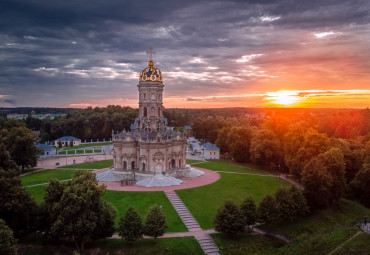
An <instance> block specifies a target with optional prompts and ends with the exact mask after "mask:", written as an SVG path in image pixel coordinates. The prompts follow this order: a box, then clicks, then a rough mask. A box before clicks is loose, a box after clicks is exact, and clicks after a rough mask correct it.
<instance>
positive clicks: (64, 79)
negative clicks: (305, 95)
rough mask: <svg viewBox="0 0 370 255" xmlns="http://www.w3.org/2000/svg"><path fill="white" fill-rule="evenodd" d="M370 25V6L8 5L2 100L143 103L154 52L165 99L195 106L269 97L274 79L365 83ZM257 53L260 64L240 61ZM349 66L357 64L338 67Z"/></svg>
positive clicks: (32, 1)
mask: <svg viewBox="0 0 370 255" xmlns="http://www.w3.org/2000/svg"><path fill="white" fill-rule="evenodd" d="M369 24H370V2H368V1H364V0H344V1H339V0H325V1H322V0H320V1H319V0H310V1H308V0H302V1H295V0H282V1H277V0H270V1H257V0H248V1H195V0H194V1H168V0H162V1H161V0H159V1H155V2H153V1H147V0H140V1H129V0H127V1H103V2H102V1H98V0H93V1H80V0H75V1H67V2H66V1H57V0H50V1H41V0H23V1H20V0H11V1H10V0H9V1H6V0H5V1H2V4H1V8H0V54H1V58H0V95H10V96H12V97H13V98H16V99H17V102H13V103H14V104H16V105H19V106H27V105H32V106H64V105H65V106H67V105H68V104H76V103H78V102H83V101H89V102H97V103H98V102H99V100H103V99H104V100H106V99H107V98H110V97H112V98H115V97H118V95H120V97H121V99H122V98H126V99H129V100H132V101H133V102H134V101H135V100H136V98H137V87H136V84H137V81H138V75H137V74H138V73H139V72H140V71H141V70H142V69H143V68H144V67H145V65H146V60H147V58H146V56H145V50H146V49H147V48H148V47H150V46H152V47H154V48H155V50H156V51H157V55H156V57H155V61H156V64H157V66H158V67H159V68H161V69H162V71H163V74H164V78H165V82H168V83H166V85H167V86H166V91H165V93H166V94H167V95H168V96H180V95H181V96H183V98H188V99H187V100H197V99H194V98H195V97H194V93H195V94H196V96H209V95H210V93H211V96H212V95H223V94H228V93H231V94H233V93H234V94H235V93H237V92H238V90H243V92H245V91H248V90H251V89H255V88H256V87H258V89H259V90H263V89H266V88H270V87H273V83H268V81H269V80H275V83H274V84H279V83H282V82H285V80H284V78H283V77H290V76H294V77H299V78H300V79H305V80H309V79H313V78H312V77H315V78H317V77H324V78H325V77H326V78H328V79H329V78H332V77H336V76H338V75H339V74H341V75H344V77H346V78H345V79H348V80H350V79H354V77H361V79H363V80H362V81H363V82H365V81H366V80H368V77H369V71H368V70H369V63H368V59H369V54H370V53H369V52H370V51H369V48H370V46H369V45H370V42H369V41H370V36H369V35H368V33H367V32H368V30H369ZM330 31H332V32H333V33H334V34H333V35H329V36H327V37H323V38H321V39H317V38H315V36H314V34H315V33H320V32H330ZM253 54H259V55H258V56H259V57H256V58H252V59H249V60H247V61H245V62H240V61H239V62H237V61H236V60H237V59H240V58H241V57H242V56H249V55H253ZM195 58H197V59H198V60H197V61H198V62H197V61H195V60H194V59H195ZM245 59H248V57H245ZM241 60H243V59H241ZM341 61H347V62H345V63H347V64H343V65H342V66H336V65H335V64H333V63H338V62H341ZM343 69H344V70H347V71H346V72H343ZM181 72H182V73H181ZM290 72H292V73H294V75H292V74H289V73H290ZM274 77H275V78H274ZM317 79H318V78H317ZM315 82H317V81H316V80H315ZM305 84H306V83H305ZM363 84H365V83H363ZM344 86H347V84H346V85H342V88H343V87H344ZM358 86H359V88H363V87H364V86H365V85H361V84H360V83H358ZM351 88H352V87H351ZM307 89H310V88H307ZM329 89H336V88H329ZM25 91H27V93H25ZM104 102H107V101H104ZM127 102H128V101H127ZM130 102H131V101H130ZM122 104H125V102H124V101H122Z"/></svg>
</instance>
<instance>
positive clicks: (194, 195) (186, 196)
mask: <svg viewBox="0 0 370 255" xmlns="http://www.w3.org/2000/svg"><path fill="white" fill-rule="evenodd" d="M220 174H221V178H220V180H218V181H217V182H215V183H212V184H209V185H206V186H202V187H198V188H192V189H186V190H177V191H176V193H177V194H178V195H179V196H180V198H181V199H182V201H183V202H184V203H185V204H186V206H187V207H188V208H189V210H190V212H191V213H192V214H193V216H194V217H195V218H196V219H197V221H198V222H199V224H200V225H201V227H202V228H204V229H210V228H213V220H214V218H215V216H216V212H217V209H218V208H219V207H220V206H221V205H222V204H223V203H224V202H225V200H227V199H231V200H234V201H235V202H237V203H241V202H242V201H243V200H244V199H245V198H246V197H248V196H252V197H253V198H254V199H255V201H256V202H260V201H261V200H262V198H263V197H264V196H265V195H266V194H273V193H274V192H275V191H276V190H277V189H278V188H279V187H282V186H289V185H290V184H289V183H287V182H285V181H283V180H280V179H278V178H275V177H267V176H256V175H241V174H229V173H220Z"/></svg>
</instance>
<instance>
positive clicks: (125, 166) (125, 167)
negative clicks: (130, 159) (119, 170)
mask: <svg viewBox="0 0 370 255" xmlns="http://www.w3.org/2000/svg"><path fill="white" fill-rule="evenodd" d="M123 170H127V162H126V161H123Z"/></svg>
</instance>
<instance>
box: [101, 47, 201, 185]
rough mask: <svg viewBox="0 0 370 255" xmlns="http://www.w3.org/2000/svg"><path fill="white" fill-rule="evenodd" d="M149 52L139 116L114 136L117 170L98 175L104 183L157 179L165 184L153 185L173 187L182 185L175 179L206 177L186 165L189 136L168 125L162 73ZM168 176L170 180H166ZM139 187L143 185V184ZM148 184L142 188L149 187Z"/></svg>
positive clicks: (140, 83)
mask: <svg viewBox="0 0 370 255" xmlns="http://www.w3.org/2000/svg"><path fill="white" fill-rule="evenodd" d="M147 53H148V54H150V60H149V64H148V67H146V68H145V69H144V70H143V71H142V72H141V73H140V79H139V84H138V85H137V86H138V89H139V117H138V118H136V119H135V122H134V123H133V124H131V130H129V131H126V130H123V131H121V132H119V133H115V132H113V133H112V140H113V147H114V155H113V161H114V169H112V171H109V172H110V173H105V175H101V176H97V177H98V180H100V181H117V180H118V179H119V180H123V179H127V178H130V179H134V180H137V181H140V180H144V179H148V178H152V177H153V176H156V177H157V179H158V178H160V179H161V180H159V181H158V180H156V182H162V185H161V184H160V183H157V184H154V185H151V186H169V185H165V184H166V183H167V184H168V183H172V184H170V185H179V184H180V183H181V180H178V179H175V178H174V177H183V176H197V175H198V176H199V175H201V174H202V172H201V171H197V170H195V169H192V168H189V167H188V166H187V165H186V134H185V133H180V132H177V131H174V129H173V127H168V126H167V119H166V118H164V117H163V102H162V99H163V97H162V93H163V88H164V84H163V77H162V73H161V71H160V70H159V69H158V68H155V67H154V63H153V59H152V54H153V53H155V52H153V51H152V49H150V51H148V52H147ZM164 177H167V179H165V180H164V179H163V178H164ZM176 180H177V181H176ZM144 182H145V181H144ZM148 182H149V181H148V180H147V181H146V182H145V183H146V184H148ZM151 182H153V180H151ZM176 182H178V184H176ZM137 184H138V185H140V182H138V183H137ZM146 184H144V185H142V186H148V185H146ZM149 186H150V185H149Z"/></svg>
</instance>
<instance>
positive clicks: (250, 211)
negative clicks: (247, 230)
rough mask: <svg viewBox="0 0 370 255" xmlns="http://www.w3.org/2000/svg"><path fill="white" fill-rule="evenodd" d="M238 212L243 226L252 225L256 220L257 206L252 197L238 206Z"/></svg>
mask: <svg viewBox="0 0 370 255" xmlns="http://www.w3.org/2000/svg"><path fill="white" fill-rule="evenodd" d="M240 212H241V215H242V218H243V225H244V226H245V225H247V226H250V225H254V224H255V223H256V221H257V219H258V212H257V206H256V203H255V202H254V200H253V198H252V197H248V198H247V199H246V200H244V201H243V203H242V204H241V205H240Z"/></svg>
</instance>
